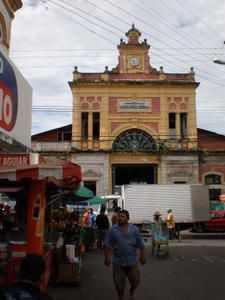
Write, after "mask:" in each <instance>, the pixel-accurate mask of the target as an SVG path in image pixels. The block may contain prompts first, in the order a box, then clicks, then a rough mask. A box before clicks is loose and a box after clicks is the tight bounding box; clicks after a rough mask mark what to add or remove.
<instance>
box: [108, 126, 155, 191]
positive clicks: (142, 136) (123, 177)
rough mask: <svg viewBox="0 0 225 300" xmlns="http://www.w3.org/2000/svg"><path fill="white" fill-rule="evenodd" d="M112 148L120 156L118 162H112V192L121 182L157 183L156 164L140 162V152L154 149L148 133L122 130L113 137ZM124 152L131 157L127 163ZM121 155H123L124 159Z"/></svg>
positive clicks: (136, 130)
mask: <svg viewBox="0 0 225 300" xmlns="http://www.w3.org/2000/svg"><path fill="white" fill-rule="evenodd" d="M112 150H113V152H114V154H115V152H117V153H118V157H119V158H120V159H118V161H119V163H118V164H117V163H116V164H112V190H113V192H115V191H117V188H118V190H119V187H120V186H121V185H123V184H133V183H135V184H141V183H145V184H154V183H157V176H158V174H157V173H158V168H157V165H156V164H154V163H142V162H141V163H140V157H141V156H140V154H141V153H143V155H146V154H147V153H149V154H150V153H152V152H154V151H155V150H156V143H155V141H154V139H153V138H152V137H151V136H150V135H149V134H148V133H146V132H145V131H143V130H140V129H129V130H127V131H124V132H122V133H121V134H120V135H119V136H118V137H117V138H116V139H115V141H114V143H113V145H112ZM119 152H120V153H119ZM121 152H122V153H121ZM125 153H127V154H128V155H129V157H131V159H130V162H129V163H127V160H126V158H127V156H128V155H124V154H125ZM133 154H134V155H133ZM137 154H138V155H137ZM122 157H124V161H123V158H122ZM121 158H122V159H121ZM138 158H139V160H138Z"/></svg>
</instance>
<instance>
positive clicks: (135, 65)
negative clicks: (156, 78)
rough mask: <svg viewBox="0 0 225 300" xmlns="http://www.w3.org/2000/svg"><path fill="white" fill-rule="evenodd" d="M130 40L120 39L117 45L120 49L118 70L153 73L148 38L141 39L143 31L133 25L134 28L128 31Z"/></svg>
mask: <svg viewBox="0 0 225 300" xmlns="http://www.w3.org/2000/svg"><path fill="white" fill-rule="evenodd" d="M126 36H127V39H128V41H127V42H125V41H123V39H121V40H120V44H119V45H118V46H117V48H118V50H119V64H118V66H117V68H116V69H117V71H119V73H145V74H148V73H151V72H154V70H153V69H152V67H151V65H150V62H149V53H148V52H149V48H150V45H148V44H147V40H146V39H144V41H143V42H140V41H139V38H140V36H141V33H140V31H139V30H137V29H136V28H135V26H134V24H133V25H132V28H131V29H130V30H129V31H128V32H127V33H126Z"/></svg>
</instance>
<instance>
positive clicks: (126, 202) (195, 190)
mask: <svg viewBox="0 0 225 300" xmlns="http://www.w3.org/2000/svg"><path fill="white" fill-rule="evenodd" d="M122 201H123V203H122V205H123V208H124V209H127V210H128V211H129V213H130V222H131V223H135V224H141V223H147V222H151V221H152V219H153V214H154V212H155V211H156V210H159V211H160V212H161V214H162V218H163V219H165V218H166V215H167V210H168V209H169V208H170V209H172V211H173V214H174V218H175V222H176V223H195V222H200V221H206V220H209V218H210V215H209V191H208V186H207V185H201V184H193V185H188V184H170V185H163V184H162V185H161V184H137V185H136V184H134V185H124V186H122Z"/></svg>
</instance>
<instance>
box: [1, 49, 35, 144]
mask: <svg viewBox="0 0 225 300" xmlns="http://www.w3.org/2000/svg"><path fill="white" fill-rule="evenodd" d="M31 117H32V88H31V87H30V85H29V84H28V82H27V81H26V80H25V79H24V77H23V76H22V74H21V73H20V72H19V70H18V69H17V67H16V66H15V65H14V64H13V62H12V61H11V60H10V58H9V57H8V56H7V55H6V54H5V53H4V52H3V51H2V50H1V47H0V131H1V132H3V133H4V134H6V135H7V136H10V137H11V138H13V139H14V140H16V141H18V142H20V143H21V144H23V145H25V146H28V147H30V145H31Z"/></svg>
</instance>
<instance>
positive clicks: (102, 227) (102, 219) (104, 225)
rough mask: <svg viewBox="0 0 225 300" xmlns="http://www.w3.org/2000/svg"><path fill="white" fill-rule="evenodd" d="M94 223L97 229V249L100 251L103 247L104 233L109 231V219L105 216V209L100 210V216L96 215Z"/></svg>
mask: <svg viewBox="0 0 225 300" xmlns="http://www.w3.org/2000/svg"><path fill="white" fill-rule="evenodd" d="M95 223H96V227H97V230H96V234H97V249H98V250H100V251H101V250H102V249H103V247H104V240H105V236H106V232H107V231H108V229H109V219H108V217H107V216H106V215H105V208H101V211H100V214H99V215H97V218H96V221H95Z"/></svg>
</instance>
